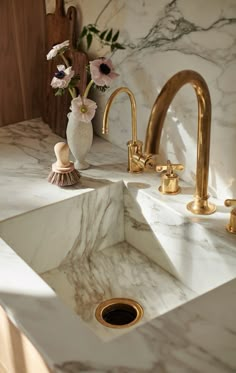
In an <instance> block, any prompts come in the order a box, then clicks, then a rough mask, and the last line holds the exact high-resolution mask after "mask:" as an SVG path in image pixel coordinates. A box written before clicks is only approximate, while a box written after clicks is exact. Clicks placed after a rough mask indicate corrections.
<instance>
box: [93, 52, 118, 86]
mask: <svg viewBox="0 0 236 373" xmlns="http://www.w3.org/2000/svg"><path fill="white" fill-rule="evenodd" d="M89 63H90V73H91V78H92V80H93V81H94V83H95V84H96V85H97V86H107V87H109V85H110V84H111V82H112V81H113V80H114V79H115V78H117V76H119V74H117V73H116V72H115V71H114V67H113V64H112V62H111V60H110V59H108V58H105V57H103V58H99V59H97V60H94V61H90V62H89Z"/></svg>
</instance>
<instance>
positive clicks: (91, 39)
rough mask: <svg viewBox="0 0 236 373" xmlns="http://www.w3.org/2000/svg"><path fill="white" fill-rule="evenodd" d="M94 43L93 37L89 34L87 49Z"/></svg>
mask: <svg viewBox="0 0 236 373" xmlns="http://www.w3.org/2000/svg"><path fill="white" fill-rule="evenodd" d="M92 41H93V35H92V34H88V35H87V49H89V48H90V46H91V44H92Z"/></svg>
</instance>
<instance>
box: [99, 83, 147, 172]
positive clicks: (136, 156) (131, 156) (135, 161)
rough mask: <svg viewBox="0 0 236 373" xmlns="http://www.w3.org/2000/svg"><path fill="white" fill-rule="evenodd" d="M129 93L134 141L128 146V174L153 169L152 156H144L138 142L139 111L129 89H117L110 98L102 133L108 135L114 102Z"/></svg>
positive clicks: (104, 116)
mask: <svg viewBox="0 0 236 373" xmlns="http://www.w3.org/2000/svg"><path fill="white" fill-rule="evenodd" d="M122 92H124V93H127V95H128V96H129V99H130V103H131V117H132V140H130V141H128V142H127V145H128V172H135V173H139V172H142V171H143V170H144V168H145V167H146V166H147V167H152V162H151V155H146V156H145V155H143V153H142V147H143V143H142V141H139V140H137V109H136V101H135V97H134V94H133V93H132V92H131V90H130V89H129V88H127V87H120V88H117V89H116V90H115V91H114V92H113V93H112V94H111V96H110V97H109V99H108V101H107V104H106V107H105V110H104V115H103V124H102V133H103V134H107V133H108V114H109V111H110V108H111V105H112V102H113V100H114V99H115V97H116V96H117V95H118V94H119V93H122Z"/></svg>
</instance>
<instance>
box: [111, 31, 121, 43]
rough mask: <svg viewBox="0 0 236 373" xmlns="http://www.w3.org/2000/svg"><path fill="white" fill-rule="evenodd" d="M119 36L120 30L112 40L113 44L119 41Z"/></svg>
mask: <svg viewBox="0 0 236 373" xmlns="http://www.w3.org/2000/svg"><path fill="white" fill-rule="evenodd" d="M119 35H120V31H119V30H118V31H117V32H116V33H115V35H114V36H113V38H112V42H113V43H114V42H115V41H116V40H117V39H118V37H119Z"/></svg>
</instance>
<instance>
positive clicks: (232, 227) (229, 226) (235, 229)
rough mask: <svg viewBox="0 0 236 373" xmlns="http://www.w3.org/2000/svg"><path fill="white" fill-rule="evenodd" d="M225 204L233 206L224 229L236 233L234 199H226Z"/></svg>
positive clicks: (235, 204) (235, 202)
mask: <svg viewBox="0 0 236 373" xmlns="http://www.w3.org/2000/svg"><path fill="white" fill-rule="evenodd" d="M225 206H227V207H231V206H232V207H234V208H233V209H232V210H231V213H230V219H229V224H227V226H226V229H227V231H228V232H229V233H233V234H236V207H235V206H236V199H226V200H225Z"/></svg>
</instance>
